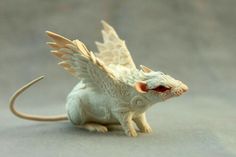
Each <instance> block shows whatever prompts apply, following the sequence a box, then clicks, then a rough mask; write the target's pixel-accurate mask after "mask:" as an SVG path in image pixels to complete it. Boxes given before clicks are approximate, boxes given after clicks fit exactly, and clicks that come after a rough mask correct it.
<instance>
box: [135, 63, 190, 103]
mask: <svg viewBox="0 0 236 157" xmlns="http://www.w3.org/2000/svg"><path fill="white" fill-rule="evenodd" d="M141 68H142V72H141V73H142V75H143V80H142V81H138V82H136V84H135V88H136V90H137V91H138V92H139V93H142V94H145V95H146V97H148V98H149V99H150V100H151V101H153V102H158V101H161V100H162V101H164V100H166V99H169V98H172V97H176V96H180V95H182V94H183V93H185V92H186V91H187V90H188V86H187V85H185V84H184V83H182V82H181V81H179V80H176V79H174V78H173V77H171V76H169V75H165V74H164V73H162V72H160V71H158V72H155V71H152V70H151V69H149V68H147V67H145V66H141Z"/></svg>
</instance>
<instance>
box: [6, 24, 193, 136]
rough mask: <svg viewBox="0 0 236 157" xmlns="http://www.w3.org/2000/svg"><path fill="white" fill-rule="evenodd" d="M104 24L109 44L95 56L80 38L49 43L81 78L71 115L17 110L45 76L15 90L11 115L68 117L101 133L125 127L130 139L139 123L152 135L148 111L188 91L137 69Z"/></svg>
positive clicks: (69, 104) (56, 37)
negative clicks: (23, 97)
mask: <svg viewBox="0 0 236 157" xmlns="http://www.w3.org/2000/svg"><path fill="white" fill-rule="evenodd" d="M103 26H104V30H103V31H102V34H103V38H104V43H96V44H97V47H98V49H99V52H100V53H97V54H96V55H94V54H93V53H92V52H91V51H89V50H88V49H87V48H86V47H85V45H84V44H83V43H82V42H80V41H79V40H74V41H71V40H69V39H66V38H64V37H62V36H60V35H57V34H55V33H52V32H47V33H48V36H49V37H51V38H52V39H53V40H54V41H55V42H53V43H48V44H49V45H50V46H51V47H53V48H54V49H55V50H54V51H52V53H53V54H54V55H55V56H57V57H58V58H59V59H61V60H62V62H60V63H59V64H60V65H61V66H63V67H64V69H65V70H67V71H68V72H70V73H71V74H73V75H74V76H76V77H78V78H79V79H80V82H79V83H78V84H77V85H76V86H75V87H74V88H73V90H72V91H71V92H70V93H69V95H68V97H67V102H66V111H67V115H66V116H65V115H62V116H52V117H42V116H34V115H27V114H24V113H20V112H18V111H16V110H15V108H14V101H15V99H16V97H17V96H18V95H19V94H20V93H21V92H23V91H24V90H25V89H27V88H28V87H30V86H31V85H33V84H34V83H36V82H37V81H39V80H41V79H42V78H43V77H40V78H38V79H36V80H34V81H32V82H30V83H29V84H27V85H25V86H24V87H23V88H21V89H20V90H19V91H17V92H16V94H15V95H14V96H13V97H12V99H11V101H10V108H11V111H12V112H13V113H14V114H15V115H17V116H18V117H21V118H24V119H30V120H37V121H59V120H67V119H69V120H70V121H71V122H72V123H73V124H74V125H76V126H80V127H83V128H86V129H88V130H90V131H98V132H106V131H107V126H108V125H111V124H121V126H122V128H123V130H124V131H125V133H126V134H127V135H129V136H136V135H137V133H136V130H135V129H134V126H133V124H132V122H135V123H136V125H137V127H138V128H139V130H140V131H141V132H144V133H150V132H151V128H150V126H149V124H148V123H147V120H146V115H145V111H146V110H147V109H148V108H149V107H150V106H152V105H153V104H155V103H157V102H160V101H164V100H166V99H169V98H171V97H174V96H179V95H181V94H183V93H184V92H186V91H187V90H188V87H187V86H186V85H185V84H183V83H182V82H181V81H178V80H175V79H174V78H172V77H171V76H169V75H165V74H164V73H162V72H159V71H158V72H155V71H152V70H151V69H149V68H147V67H145V66H141V70H138V69H137V68H136V66H135V64H134V63H133V61H132V58H131V56H130V54H129V51H128V49H127V48H126V45H125V43H124V41H122V40H120V39H119V37H118V35H117V34H116V32H115V31H114V29H113V28H112V27H111V26H109V25H108V24H106V23H105V22H103Z"/></svg>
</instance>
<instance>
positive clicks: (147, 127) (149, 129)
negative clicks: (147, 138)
mask: <svg viewBox="0 0 236 157" xmlns="http://www.w3.org/2000/svg"><path fill="white" fill-rule="evenodd" d="M140 132H142V133H147V134H150V133H152V128H151V127H150V126H144V127H143V128H142V129H140Z"/></svg>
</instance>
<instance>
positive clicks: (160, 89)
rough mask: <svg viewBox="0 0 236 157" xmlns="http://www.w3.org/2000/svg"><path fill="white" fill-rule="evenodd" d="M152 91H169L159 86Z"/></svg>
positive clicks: (167, 88)
mask: <svg viewBox="0 0 236 157" xmlns="http://www.w3.org/2000/svg"><path fill="white" fill-rule="evenodd" d="M152 90H155V91H157V92H165V91H167V90H170V88H169V87H165V86H162V85H160V86H158V87H156V88H154V89H152Z"/></svg>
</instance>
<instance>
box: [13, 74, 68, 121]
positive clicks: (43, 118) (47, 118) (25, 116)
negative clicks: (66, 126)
mask: <svg viewBox="0 0 236 157" xmlns="http://www.w3.org/2000/svg"><path fill="white" fill-rule="evenodd" d="M43 78H44V76H40V77H38V78H36V79H34V80H33V81H31V82H29V83H27V84H26V85H24V86H23V87H21V88H20V89H19V90H17V91H16V92H15V94H14V95H13V96H12V97H11V99H10V102H9V104H10V110H11V112H12V113H13V114H14V115H16V116H17V117H20V118H23V119H28V120H33V121H62V120H67V119H68V118H67V116H66V115H58V116H39V115H31V114H27V113H22V112H19V111H16V109H15V100H16V98H17V97H18V96H19V95H20V94H21V93H23V92H24V91H25V90H26V89H28V88H29V87H31V86H32V85H33V84H35V83H37V82H38V81H40V80H42V79H43Z"/></svg>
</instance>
